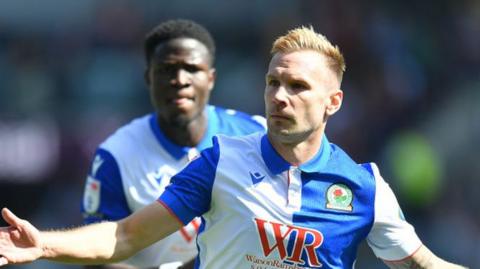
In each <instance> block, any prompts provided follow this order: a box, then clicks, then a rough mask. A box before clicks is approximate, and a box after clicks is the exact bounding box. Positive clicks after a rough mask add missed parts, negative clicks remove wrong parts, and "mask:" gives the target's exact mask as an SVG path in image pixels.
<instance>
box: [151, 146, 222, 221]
mask: <svg viewBox="0 0 480 269" xmlns="http://www.w3.org/2000/svg"><path fill="white" fill-rule="evenodd" d="M219 157H220V148H219V145H218V140H217V138H216V137H213V147H211V148H208V149H206V150H204V151H202V153H201V154H200V157H199V158H197V159H195V160H193V161H192V162H190V164H188V165H187V167H186V168H184V169H183V170H182V171H180V173H178V174H177V175H175V176H174V177H172V179H171V180H170V182H171V183H172V184H170V185H169V186H168V187H167V188H166V189H165V191H164V192H163V193H162V195H161V196H160V198H158V199H159V200H160V201H162V202H163V203H165V204H166V205H167V206H168V207H169V208H170V209H171V210H172V211H173V212H175V214H177V217H178V218H179V219H180V220H181V221H182V222H183V223H184V224H185V225H186V224H187V223H189V222H190V221H191V220H192V219H193V218H195V217H196V216H201V215H203V214H204V213H205V212H207V211H208V210H209V209H210V202H211V198H212V188H213V182H214V179H215V173H216V170H217V165H218V160H219Z"/></svg>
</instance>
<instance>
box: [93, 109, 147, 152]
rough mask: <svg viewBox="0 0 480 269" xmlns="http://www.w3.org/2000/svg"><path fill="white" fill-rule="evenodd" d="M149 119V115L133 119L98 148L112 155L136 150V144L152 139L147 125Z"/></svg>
mask: <svg viewBox="0 0 480 269" xmlns="http://www.w3.org/2000/svg"><path fill="white" fill-rule="evenodd" d="M150 118H151V114H148V115H144V116H142V117H138V118H135V119H133V120H132V121H130V122H129V123H127V124H125V125H123V126H122V127H120V128H118V129H117V130H116V131H115V132H114V133H113V134H112V135H110V136H109V137H108V138H107V139H105V141H104V142H102V143H101V144H100V146H99V147H100V148H102V149H104V150H106V151H109V152H110V153H111V154H112V155H117V154H119V153H120V152H123V151H125V150H129V149H134V148H136V147H137V145H136V144H138V143H143V142H145V141H146V140H147V139H148V138H149V137H153V133H152V131H151V130H150V124H149V123H150Z"/></svg>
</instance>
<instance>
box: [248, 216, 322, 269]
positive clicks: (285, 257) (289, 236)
mask: <svg viewBox="0 0 480 269" xmlns="http://www.w3.org/2000/svg"><path fill="white" fill-rule="evenodd" d="M254 220H255V224H256V227H257V231H258V236H259V239H260V244H261V246H262V249H263V255H264V257H263V258H272V257H274V259H275V258H276V257H278V258H280V259H281V261H280V263H283V262H286V263H293V264H295V265H298V266H301V267H305V266H306V267H308V268H320V267H322V263H321V262H320V259H319V258H318V254H317V251H316V250H317V249H318V248H319V247H320V246H321V245H322V243H323V238H324V237H323V234H322V233H321V232H319V231H317V230H314V229H310V228H304V227H299V226H294V225H288V224H283V223H277V222H273V221H267V220H263V219H259V218H255V219H254ZM272 253H274V255H272ZM271 255H272V256H271ZM269 256H270V257H269ZM246 259H247V260H249V261H254V262H255V261H258V260H260V258H259V257H253V256H252V255H247V257H246ZM263 262H266V263H271V264H276V263H277V262H278V260H268V261H263ZM279 268H280V267H279ZM282 268H283V267H282Z"/></svg>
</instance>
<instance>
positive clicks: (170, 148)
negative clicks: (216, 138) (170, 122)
mask: <svg viewBox="0 0 480 269" xmlns="http://www.w3.org/2000/svg"><path fill="white" fill-rule="evenodd" d="M205 110H206V112H207V130H206V131H205V134H204V136H203V138H202V140H201V141H200V143H198V145H197V146H196V147H195V148H196V149H198V150H199V151H201V150H203V149H206V148H208V147H210V146H211V145H212V137H213V135H214V134H216V133H217V132H218V118H217V115H216V114H215V113H214V112H215V107H214V106H207V107H206V108H205ZM150 128H151V129H152V131H153V134H154V135H155V138H157V141H158V142H159V143H160V145H161V146H162V147H163V148H164V149H165V150H166V151H167V152H168V153H169V154H170V155H171V156H172V157H173V158H175V159H176V160H180V159H181V158H183V157H184V156H186V155H187V154H188V151H189V150H190V149H191V147H184V146H180V145H177V144H175V143H173V142H172V141H171V140H170V139H169V138H168V137H167V136H165V134H164V133H163V132H162V129H160V126H159V125H158V115H157V113H152V115H151V117H150Z"/></svg>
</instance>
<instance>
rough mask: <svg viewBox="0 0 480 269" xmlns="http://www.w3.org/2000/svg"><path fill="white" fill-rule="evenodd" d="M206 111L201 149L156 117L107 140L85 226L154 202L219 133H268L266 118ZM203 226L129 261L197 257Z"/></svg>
mask: <svg viewBox="0 0 480 269" xmlns="http://www.w3.org/2000/svg"><path fill="white" fill-rule="evenodd" d="M206 109H207V117H208V126H207V130H206V134H205V136H204V137H203V139H202V140H201V142H200V143H199V145H198V146H197V147H196V148H190V147H182V146H178V145H176V144H174V143H172V142H171V141H170V140H169V139H168V138H167V137H165V135H164V134H163V133H162V131H161V130H160V128H159V126H158V123H157V122H158V121H157V117H156V114H155V113H153V114H149V115H146V116H143V117H140V118H137V119H135V120H133V121H132V122H130V123H129V124H127V125H125V126H123V127H121V128H120V129H118V130H117V131H116V132H115V133H114V134H113V135H111V136H110V137H109V138H108V139H107V140H106V141H105V142H103V143H102V144H101V145H100V146H99V148H98V150H97V152H96V155H95V158H94V160H93V163H92V167H91V171H90V173H89V175H88V178H87V182H86V186H85V194H84V198H83V205H82V212H83V213H84V217H85V222H86V223H92V222H98V221H102V220H119V219H122V218H124V217H126V216H128V215H130V214H131V213H132V212H134V211H136V210H138V209H140V208H142V207H144V206H145V205H148V204H150V203H152V202H153V201H155V200H156V199H157V198H158V197H159V196H160V194H161V193H162V192H163V191H164V189H165V186H167V185H168V184H169V182H170V177H171V176H173V175H174V174H176V173H177V172H178V171H180V170H181V169H182V168H183V167H185V165H186V164H187V163H188V162H189V160H191V158H192V157H194V156H196V155H198V152H199V151H200V150H203V149H205V148H208V147H211V146H212V137H213V136H214V135H216V134H225V135H246V134H251V133H254V132H258V131H261V132H264V130H265V127H264V126H265V119H264V118H262V117H259V116H254V117H252V116H250V115H247V114H245V113H241V112H236V111H234V110H225V109H222V108H218V107H214V106H208V107H207V108H206ZM186 224H187V223H186ZM199 226H200V222H199V220H195V221H192V222H191V223H189V224H188V225H186V226H185V227H184V228H183V229H182V230H181V231H179V232H177V233H174V234H172V235H171V236H169V237H167V238H165V239H164V240H162V241H160V242H158V243H156V244H155V245H154V246H152V247H149V248H147V249H146V250H144V251H142V252H141V253H139V254H138V255H136V256H134V257H132V258H130V259H129V260H127V261H126V263H128V264H132V265H136V266H138V267H140V268H145V267H155V266H156V267H158V266H159V265H160V264H164V263H170V262H176V261H182V262H183V261H188V260H190V259H192V258H193V257H195V255H196V254H197V247H196V244H195V239H196V233H197V231H198V228H199Z"/></svg>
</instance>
